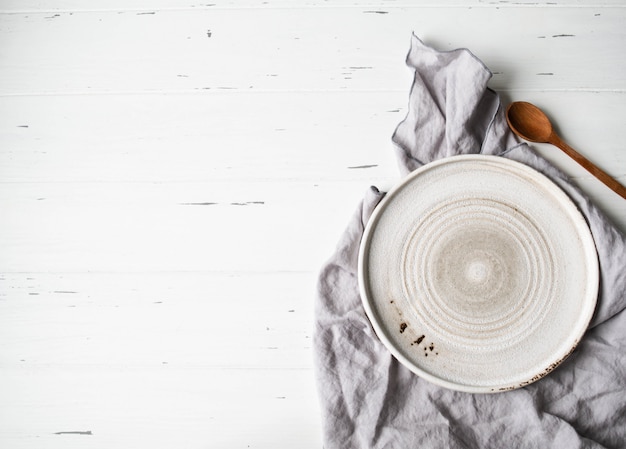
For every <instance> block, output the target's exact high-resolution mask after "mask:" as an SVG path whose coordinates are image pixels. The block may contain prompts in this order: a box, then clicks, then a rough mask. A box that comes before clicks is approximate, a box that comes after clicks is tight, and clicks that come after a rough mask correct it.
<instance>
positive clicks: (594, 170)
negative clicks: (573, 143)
mask: <svg viewBox="0 0 626 449" xmlns="http://www.w3.org/2000/svg"><path fill="white" fill-rule="evenodd" d="M548 141H549V142H550V143H551V144H552V145H555V146H557V147H559V148H560V149H561V150H563V152H565V154H567V155H568V156H569V157H571V158H572V159H574V160H575V161H576V162H578V163H579V164H580V165H582V166H583V167H584V168H585V169H586V170H587V171H588V172H589V173H591V174H592V175H594V176H595V177H596V178H598V179H599V180H600V181H602V182H603V183H604V184H605V185H606V186H607V187H609V188H610V189H611V190H613V191H614V192H615V193H617V194H618V195H619V196H621V197H622V198H624V199H626V188H625V187H624V186H623V185H621V184H620V183H619V182H617V181H616V180H615V179H613V178H612V177H611V176H610V175H608V174H607V173H605V172H604V171H602V170H601V169H600V168H599V167H598V166H596V165H595V164H594V163H592V162H591V161H590V160H588V159H587V158H586V157H584V156H583V155H582V154H580V153H578V152H577V151H576V150H574V149H573V148H572V147H570V146H569V145H568V144H566V143H565V142H563V141H562V140H561V138H560V137H559V136H558V135H557V134H556V133H554V132H553V133H552V134H551V135H550V138H549V139H548Z"/></svg>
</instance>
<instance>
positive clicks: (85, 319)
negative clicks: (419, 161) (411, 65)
mask: <svg viewBox="0 0 626 449" xmlns="http://www.w3.org/2000/svg"><path fill="white" fill-rule="evenodd" d="M625 19H626V2H624V1H622V0H611V1H604V2H602V4H600V5H598V4H596V3H595V2H591V1H577V0H560V1H553V2H543V1H540V2H537V1H532V2H530V1H510V2H507V1H498V2H491V1H479V0H476V1H471V2H456V1H445V2H443V1H442V2H433V1H430V2H427V1H420V2H392V1H373V0H361V1H352V0H350V1H342V2H333V5H332V6H331V5H328V2H324V1H321V0H310V1H305V0H301V1H298V2H292V1H289V2H287V1H281V0H274V1H271V0H270V1H267V2H266V1H260V0H259V1H256V0H247V1H245V2H234V1H219V0H216V1H212V2H210V4H207V3H194V2H193V1H192V0H188V1H186V2H184V1H174V0H158V1H150V2H148V1H142V0H132V1H118V0H115V1H107V2H103V1H92V2H89V3H88V4H87V3H85V2H82V1H78V0H54V1H49V2H41V1H38V0H24V1H19V2H18V1H13V0H5V1H3V2H2V3H1V4H0V97H1V98H0V214H1V217H0V446H1V447H11V448H17V449H19V448H31V447H48V448H57V447H58V448H67V447H81V448H110V447H119V446H137V447H144V446H145V447H151V448H160V447H163V448H166V447H167V448H169V447H190V448H201V447H220V448H237V447H248V446H249V447H256V448H282V447H285V448H292V447H299V448H319V447H320V446H321V443H320V441H321V438H320V432H321V430H320V424H319V419H318V406H317V402H316V401H317V399H316V392H315V384H314V379H313V374H312V366H311V360H312V357H311V341H310V339H311V334H312V327H313V321H312V317H313V306H312V300H313V296H314V292H315V276H316V271H317V269H318V267H319V266H320V265H321V263H322V262H323V261H324V259H325V258H326V257H327V256H328V255H329V254H330V252H331V251H332V249H333V247H334V245H335V242H336V240H337V238H338V236H339V234H340V232H341V230H342V228H343V226H344V225H345V223H346V222H347V220H348V218H349V217H350V215H351V214H352V211H353V210H354V207H355V205H356V203H357V201H358V200H359V199H360V197H361V196H362V194H363V193H364V192H365V190H366V189H367V187H368V186H369V185H370V184H375V185H378V186H379V187H381V188H384V189H385V188H389V187H390V186H391V185H392V184H393V183H395V181H397V179H398V174H397V171H396V165H395V160H394V155H393V148H392V145H391V142H390V136H391V133H392V132H393V129H394V127H395V125H396V124H397V123H398V122H399V121H400V120H401V119H402V118H403V116H404V114H405V113H406V102H407V97H408V88H409V85H410V82H411V73H410V71H409V70H408V69H407V68H406V67H405V66H404V58H405V55H406V52H407V51H408V45H409V40H410V33H411V32H412V31H415V32H416V33H417V34H418V35H420V37H422V38H424V40H425V41H426V42H427V43H429V44H431V45H434V46H436V47H438V48H441V49H452V48H455V47H458V46H465V47H468V48H470V49H471V50H472V51H473V52H474V53H476V55H477V56H479V57H480V58H481V59H483V61H484V62H485V63H486V64H487V65H488V66H489V67H490V68H491V69H492V70H493V72H494V77H493V79H492V82H491V86H492V87H493V88H495V89H497V90H499V91H500V92H501V93H502V96H503V98H504V101H505V102H508V101H512V100H526V101H532V102H534V103H536V104H538V105H540V106H541V107H542V108H543V109H544V110H546V111H547V112H548V113H549V114H550V115H551V118H552V119H553V121H554V122H555V123H556V124H557V127H558V129H559V131H560V134H561V135H562V136H563V137H564V138H565V139H566V140H567V141H568V142H569V143H570V144H571V145H572V146H573V147H575V148H577V149H578V150H580V151H581V152H582V153H583V154H586V155H587V156H589V158H590V159H591V160H593V161H594V162H596V163H597V164H598V165H599V166H601V167H602V168H603V169H605V170H606V171H607V172H609V173H610V174H612V175H614V176H617V177H619V178H620V180H621V181H622V183H624V182H626V156H625V155H626V152H625V151H624V148H623V143H622V142H623V140H624V136H623V129H624V123H625V121H626V113H625V112H624V99H625V98H626V97H625V95H626V93H625V92H626V91H625V88H626V79H625V78H624V73H626V61H625V60H624V58H623V50H624V48H625V45H626V30H625V29H624V27H623V23H624V20H625ZM537 148H539V150H540V151H541V152H542V153H543V154H544V155H546V156H547V157H548V158H550V159H551V160H553V161H554V162H555V163H556V164H557V165H558V166H559V167H561V168H562V169H563V170H564V171H565V172H566V173H568V174H570V175H571V176H573V177H575V179H576V181H577V182H578V183H579V184H580V185H581V187H582V188H583V189H584V190H585V191H587V192H588V193H589V194H590V195H591V196H592V198H593V199H594V200H595V201H596V202H597V203H598V204H599V205H600V207H601V208H602V209H603V210H604V211H605V212H606V213H607V214H608V215H609V216H611V217H612V218H613V219H614V220H615V221H616V222H617V223H618V224H619V226H620V227H621V229H622V230H626V207H624V204H623V200H621V199H620V198H618V197H617V196H616V195H614V194H613V193H612V192H610V191H608V189H606V188H605V187H604V186H603V185H602V184H600V183H599V182H597V181H596V180H594V179H593V178H591V177H590V176H589V175H588V174H587V173H586V172H585V171H584V170H582V169H581V168H579V167H577V166H576V165H575V164H574V163H573V162H571V161H570V160H568V159H567V158H566V157H565V156H563V155H562V154H560V153H559V152H558V150H554V149H553V148H551V147H549V146H545V145H539V146H537Z"/></svg>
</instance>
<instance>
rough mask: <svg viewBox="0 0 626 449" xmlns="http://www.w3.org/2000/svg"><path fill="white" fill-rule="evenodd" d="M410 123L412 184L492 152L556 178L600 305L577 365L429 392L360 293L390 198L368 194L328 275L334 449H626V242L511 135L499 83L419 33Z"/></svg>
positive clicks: (325, 300) (404, 156)
mask: <svg viewBox="0 0 626 449" xmlns="http://www.w3.org/2000/svg"><path fill="white" fill-rule="evenodd" d="M407 65H409V66H410V67H411V68H412V69H413V70H414V71H415V77H414V80H413V85H412V87H411V90H410V94H409V105H408V113H407V116H406V118H405V119H404V120H403V121H402V122H401V123H400V124H399V125H398V126H397V128H396V130H395V132H394V133H393V136H392V140H393V142H394V143H395V144H396V151H397V157H398V162H399V167H400V172H401V174H402V175H406V174H407V173H409V172H411V171H413V170H415V169H417V168H419V167H420V166H422V165H424V164H427V163H429V162H432V161H435V160H437V159H441V158H445V157H448V156H453V155H458V154H490V155H498V156H502V157H506V158H509V159H513V160H516V161H518V162H522V163H524V164H526V165H528V166H530V167H532V168H534V169H536V170H538V171H540V172H542V173H543V174H545V175H546V176H548V177H549V178H550V179H552V181H554V182H555V183H556V184H557V185H559V186H560V187H561V188H562V189H563V190H564V191H565V192H566V193H567V194H568V195H569V196H570V197H571V198H572V200H573V201H574V203H575V204H576V205H577V206H578V207H579V209H580V210H581V212H582V213H583V215H584V216H585V218H586V220H587V222H588V224H589V227H590V229H591V232H592V235H593V238H594V240H595V244H596V247H597V251H598V258H599V262H600V272H601V285H600V294H599V299H598V305H597V308H596V312H595V314H594V317H593V319H592V322H591V325H590V328H589V329H588V331H587V333H586V334H585V336H584V338H583V339H582V341H581V342H580V343H579V345H578V346H577V348H576V350H575V351H574V352H573V353H572V355H570V357H569V358H568V359H567V360H566V361H565V362H564V363H563V364H562V365H561V366H559V367H558V368H557V369H556V370H554V371H553V372H552V373H550V374H549V375H548V376H546V377H544V378H543V379H541V380H539V381H537V382H535V383H533V384H530V385H528V386H526V387H524V388H520V389H517V390H513V391H509V392H505V393H497V394H471V393H463V392H458V391H454V390H449V389H446V388H443V387H439V386H436V385H434V384H432V383H429V382H427V381H425V380H423V379H421V378H420V377H418V376H417V375H415V374H413V373H412V372H411V371H409V370H408V369H407V368H405V367H404V366H403V365H401V364H400V363H399V362H398V361H397V360H396V359H394V358H393V357H392V356H391V354H390V353H389V351H388V350H387V349H386V348H385V347H384V346H383V345H382V343H381V342H380V341H379V340H378V338H377V337H376V335H375V333H374V331H373V329H372V326H371V324H370V322H369V320H368V318H367V316H366V315H365V311H364V309H363V307H362V304H361V298H360V295H359V288H358V279H357V257H358V250H359V244H360V241H361V237H362V235H363V231H364V227H365V225H366V223H367V221H368V219H369V217H370V215H371V214H372V212H373V210H374V209H375V208H376V205H377V204H378V202H379V201H380V200H381V199H382V198H383V196H384V193H382V192H380V191H379V190H378V189H376V188H375V187H372V188H370V189H369V190H368V191H367V192H366V193H365V196H364V198H363V199H362V201H361V203H360V204H359V205H358V207H357V210H356V212H355V214H354V216H353V218H352V220H351V221H350V223H349V224H348V226H347V228H346V230H345V232H344V234H343V235H342V237H341V239H340V241H339V243H338V245H337V248H336V251H335V253H334V254H333V255H332V256H331V257H330V259H329V260H328V261H327V263H326V264H325V265H324V266H323V267H322V269H321V271H320V276H319V281H318V291H317V295H316V304H315V334H314V358H315V374H316V379H317V388H318V392H319V397H320V403H321V411H322V423H323V431H324V436H323V438H324V447H325V448H326V449H333V448H368V449H376V448H421V447H427V448H438V447H442V448H498V449H500V448H561V447H562V448H567V449H574V448H600V447H606V448H623V447H624V445H625V444H626V312H624V309H625V308H626V238H625V236H624V235H623V234H622V233H621V232H620V231H619V230H618V229H617V228H615V227H614V226H613V225H612V224H611V223H610V222H609V220H608V219H607V218H606V217H605V216H604V215H603V214H602V213H601V212H600V211H599V210H598V209H597V208H596V207H595V206H594V205H593V204H592V203H591V202H590V201H589V199H588V198H587V197H586V196H585V195H584V194H582V193H581V192H580V191H579V190H578V189H577V188H576V187H575V186H574V185H573V184H572V183H571V182H570V181H569V180H568V178H567V177H566V176H565V175H564V174H563V173H562V172H561V171H559V170H558V169H557V168H555V167H554V166H552V165H551V164H550V163H549V162H547V161H546V160H545V159H543V158H542V157H540V156H539V155H538V154H536V153H535V152H534V151H533V150H532V149H531V148H530V147H529V146H528V145H526V144H525V143H522V142H520V141H519V140H518V139H517V138H516V137H515V136H514V135H513V134H512V133H511V132H510V130H509V128H508V126H507V124H506V120H505V116H504V111H503V108H502V104H501V102H500V99H499V97H498V95H497V93H496V92H494V91H493V90H491V89H489V88H488V87H487V83H488V81H489V79H490V78H491V76H492V74H491V72H490V71H489V69H488V68H487V67H486V66H485V65H484V64H483V63H482V62H481V61H480V60H479V59H478V58H476V56H474V55H473V54H472V53H471V52H470V51H469V50H467V49H459V50H454V51H448V52H443V51H437V50H435V49H433V48H430V47H428V46H427V45H425V44H424V43H423V42H422V41H421V40H420V39H418V38H417V36H415V35H413V36H412V40H411V49H410V51H409V54H408V56H407Z"/></svg>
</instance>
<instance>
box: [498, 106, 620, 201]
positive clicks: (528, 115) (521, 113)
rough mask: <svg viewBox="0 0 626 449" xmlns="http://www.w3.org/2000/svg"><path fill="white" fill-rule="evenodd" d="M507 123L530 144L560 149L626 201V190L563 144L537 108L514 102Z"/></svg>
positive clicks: (548, 121)
mask: <svg viewBox="0 0 626 449" xmlns="http://www.w3.org/2000/svg"><path fill="white" fill-rule="evenodd" d="M506 121H507V123H508V124H509V127H510V128H511V130H512V131H513V132H514V133H515V134H516V135H518V136H519V137H521V138H522V139H524V140H528V141H530V142H539V143H551V144H552V145H554V146H556V147H558V148H560V149H561V150H562V151H563V152H564V153H565V154H567V155H568V156H569V157H571V158H572V159H574V160H575V161H576V162H578V163H579V164H580V165H582V166H583V167H584V168H585V169H586V170H587V171H588V172H589V173H591V174H592V175H594V176H595V177H596V178H598V179H599V180H600V181H602V182H603V183H604V184H605V185H606V186H607V187H609V188H610V189H611V190H613V191H614V192H615V193H617V194H618V195H620V196H621V197H622V198H625V199H626V188H625V187H624V186H623V185H621V184H620V183H618V182H617V181H616V180H615V179H613V178H612V177H611V176H610V175H608V174H607V173H605V172H604V171H602V170H601V169H600V168H599V167H597V166H596V165H595V164H593V163H592V162H591V161H589V160H588V159H587V158H585V157H584V156H583V155H581V154H580V153H578V152H577V151H576V150H574V149H573V148H572V147H570V146H569V145H567V144H566V143H565V142H563V140H561V138H560V137H559V136H558V135H557V134H556V133H555V132H554V128H553V127H552V123H551V122H550V119H549V118H548V117H547V116H546V114H544V113H543V111H542V110H541V109H539V108H538V107H537V106H535V105H533V104H532V103H527V102H525V101H516V102H513V103H511V104H510V105H509V106H508V108H507V109H506Z"/></svg>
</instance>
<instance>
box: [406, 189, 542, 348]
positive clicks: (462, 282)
mask: <svg viewBox="0 0 626 449" xmlns="http://www.w3.org/2000/svg"><path fill="white" fill-rule="evenodd" d="M552 260H553V256H552V250H551V248H550V246H549V244H548V242H547V241H546V239H545V236H544V235H543V234H542V233H541V231H540V230H539V229H538V228H537V226H536V225H535V224H534V223H533V222H532V221H531V220H530V219H529V218H528V217H526V216H525V215H523V214H522V213H521V212H519V211H518V210H517V208H516V207H514V206H513V205H509V204H505V203H502V202H500V201H497V200H492V199H488V198H480V199H476V198H472V199H466V200H457V201H455V202H451V203H446V204H444V205H442V206H441V207H439V208H437V209H435V210H433V211H431V212H430V213H428V214H426V216H424V217H422V219H421V220H420V222H419V223H418V224H417V226H416V227H415V228H414V229H413V230H412V231H411V232H410V234H409V238H408V239H407V242H406V245H405V247H404V251H403V257H402V269H401V271H400V273H401V277H402V285H403V286H404V290H405V294H406V297H407V298H408V299H409V304H410V306H411V309H412V311H413V312H414V313H415V314H416V315H418V317H419V319H420V320H421V321H422V322H425V323H429V324H430V331H432V332H435V333H436V334H437V335H438V336H439V337H442V338H446V339H448V340H451V341H454V342H455V343H456V344H458V345H463V346H466V347H468V348H471V349H474V350H488V349H489V347H493V346H495V347H503V346H508V345H511V344H514V343H515V342H517V341H519V340H520V339H523V338H524V337H525V335H527V334H528V333H530V332H532V331H533V328H534V326H536V325H537V323H538V322H540V320H537V318H540V317H541V316H542V315H543V313H544V312H545V310H547V309H548V308H549V307H550V301H551V300H552V294H551V286H552V284H553V279H554V264H553V263H552Z"/></svg>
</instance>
